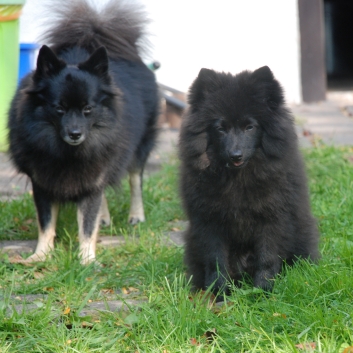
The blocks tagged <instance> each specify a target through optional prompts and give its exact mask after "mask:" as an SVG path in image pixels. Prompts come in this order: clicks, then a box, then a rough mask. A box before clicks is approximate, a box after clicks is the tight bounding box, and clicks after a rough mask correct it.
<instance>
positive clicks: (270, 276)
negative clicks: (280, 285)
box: [253, 225, 282, 291]
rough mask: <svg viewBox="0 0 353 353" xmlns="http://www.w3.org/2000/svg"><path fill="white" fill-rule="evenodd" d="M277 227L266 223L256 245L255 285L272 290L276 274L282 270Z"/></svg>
mask: <svg viewBox="0 0 353 353" xmlns="http://www.w3.org/2000/svg"><path fill="white" fill-rule="evenodd" d="M278 233H279V231H278V230H277V229H276V227H274V226H271V225H266V226H264V227H263V232H262V234H260V235H259V237H258V242H257V244H256V246H255V249H254V250H255V268H254V277H253V280H254V286H255V287H258V288H261V289H263V290H265V291H271V290H272V287H273V284H274V279H275V277H276V275H277V274H278V273H279V272H280V271H281V267H282V259H281V258H280V256H279V253H278V245H277V244H278V242H279V240H278V239H276V235H277V234H278Z"/></svg>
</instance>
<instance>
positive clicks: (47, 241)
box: [25, 183, 59, 262]
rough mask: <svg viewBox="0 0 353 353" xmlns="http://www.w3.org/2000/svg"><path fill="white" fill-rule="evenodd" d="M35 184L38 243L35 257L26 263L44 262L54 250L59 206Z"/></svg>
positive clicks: (34, 195)
mask: <svg viewBox="0 0 353 353" xmlns="http://www.w3.org/2000/svg"><path fill="white" fill-rule="evenodd" d="M32 184H33V198H34V203H35V205H36V209H37V223H38V243H37V247H36V250H35V252H34V254H33V255H31V256H30V257H28V258H27V259H26V260H25V262H36V261H43V260H45V258H46V257H47V255H48V253H49V252H50V250H52V249H53V248H54V238H55V226H56V220H57V217H58V211H59V206H58V204H57V203H54V202H52V200H51V199H50V198H49V197H48V195H47V193H46V192H45V191H44V190H42V189H41V188H40V187H38V186H37V185H36V184H35V183H32Z"/></svg>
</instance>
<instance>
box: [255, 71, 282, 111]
mask: <svg viewBox="0 0 353 353" xmlns="http://www.w3.org/2000/svg"><path fill="white" fill-rule="evenodd" d="M251 77H252V78H253V79H254V80H255V82H257V83H258V84H260V85H261V86H262V91H263V92H264V93H265V95H266V96H265V97H264V98H263V100H264V102H266V103H267V105H268V106H269V107H270V108H271V109H275V108H277V107H278V106H280V105H281V104H283V103H284V94H283V89H282V87H281V85H280V84H279V82H278V81H277V80H276V78H275V76H274V75H273V73H272V71H271V70H270V68H269V67H268V66H262V67H260V68H259V69H257V70H255V71H254V72H253V73H252V74H251Z"/></svg>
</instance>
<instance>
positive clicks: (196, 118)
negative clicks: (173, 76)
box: [180, 66, 319, 293]
mask: <svg viewBox="0 0 353 353" xmlns="http://www.w3.org/2000/svg"><path fill="white" fill-rule="evenodd" d="M189 103H190V110H189V112H188V114H187V115H186V117H185V120H184V122H183V125H182V129H181V137H180V158H181V194H182V199H183V203H184V207H185V210H186V213H187V216H188V218H189V220H190V226H189V229H188V230H187V232H186V254H185V261H186V264H187V266H188V270H189V274H190V275H192V282H193V284H194V286H195V287H196V288H201V289H206V288H207V287H210V286H211V285H213V291H214V292H215V293H218V292H220V291H223V290H225V289H226V281H227V280H229V279H230V280H232V281H234V282H235V283H237V282H238V281H239V280H241V279H242V277H243V275H244V274H248V275H250V276H251V277H252V279H253V282H254V285H255V286H256V287H260V288H263V289H264V290H269V289H271V287H272V284H273V279H274V277H275V276H276V274H278V273H279V272H280V270H281V267H282V263H283V261H285V262H286V263H287V264H292V263H293V262H294V261H295V260H296V259H297V257H301V258H310V259H312V260H315V259H317V258H318V256H319V252H318V239H319V236H318V231H317V228H316V222H315V220H314V219H313V217H312V215H311V212H310V206H309V198H308V190H307V183H306V177H305V172H304V166H303V161H302V158H301V156H300V153H299V151H298V146H297V136H296V132H295V129H294V124H293V119H292V117H291V115H290V113H289V112H288V110H287V109H286V108H285V106H284V99H283V92H282V89H281V87H280V84H279V83H278V81H276V80H275V78H274V76H273V74H272V72H271V70H270V69H269V68H268V67H267V66H266V67H262V68H260V69H258V70H256V71H254V72H249V71H244V72H242V73H240V74H238V75H236V76H232V75H231V74H225V73H217V72H215V71H212V70H207V69H202V70H201V71H200V73H199V76H198V78H197V79H196V80H195V81H194V83H193V85H192V86H191V88H190V94H189Z"/></svg>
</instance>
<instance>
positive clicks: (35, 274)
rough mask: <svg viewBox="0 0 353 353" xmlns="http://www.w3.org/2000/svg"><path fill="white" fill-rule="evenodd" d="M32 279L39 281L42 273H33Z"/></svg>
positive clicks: (42, 275)
mask: <svg viewBox="0 0 353 353" xmlns="http://www.w3.org/2000/svg"><path fill="white" fill-rule="evenodd" d="M33 277H34V278H35V279H41V278H43V277H44V273H43V272H33Z"/></svg>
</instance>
